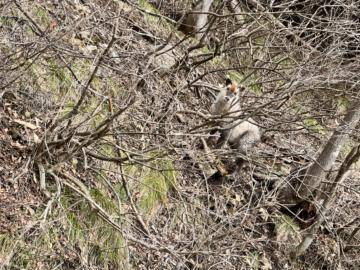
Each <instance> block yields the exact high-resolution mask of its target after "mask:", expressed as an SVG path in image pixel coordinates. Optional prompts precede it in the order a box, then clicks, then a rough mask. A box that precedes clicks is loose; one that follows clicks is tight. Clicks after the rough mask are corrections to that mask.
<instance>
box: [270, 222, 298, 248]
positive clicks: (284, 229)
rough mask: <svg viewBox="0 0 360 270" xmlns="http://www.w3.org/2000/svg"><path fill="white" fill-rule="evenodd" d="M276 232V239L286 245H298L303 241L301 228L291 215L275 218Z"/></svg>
mask: <svg viewBox="0 0 360 270" xmlns="http://www.w3.org/2000/svg"><path fill="white" fill-rule="evenodd" d="M275 232H276V240H277V241H278V242H279V243H283V244H284V245H286V244H290V245H297V244H298V243H299V242H300V241H301V235H300V228H299V226H298V225H297V224H296V223H295V221H294V220H293V219H291V218H290V217H289V216H286V215H280V216H277V217H276V218H275Z"/></svg>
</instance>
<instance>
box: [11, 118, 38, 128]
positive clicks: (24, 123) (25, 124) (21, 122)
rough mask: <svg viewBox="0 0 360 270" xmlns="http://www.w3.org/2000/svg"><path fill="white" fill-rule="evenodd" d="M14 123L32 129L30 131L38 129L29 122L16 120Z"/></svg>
mask: <svg viewBox="0 0 360 270" xmlns="http://www.w3.org/2000/svg"><path fill="white" fill-rule="evenodd" d="M14 122H15V123H17V124H20V125H22V126H24V127H27V128H30V129H33V130H34V129H37V126H35V125H34V124H31V123H29V122H25V121H22V120H20V119H14Z"/></svg>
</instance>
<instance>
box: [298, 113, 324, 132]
mask: <svg viewBox="0 0 360 270" xmlns="http://www.w3.org/2000/svg"><path fill="white" fill-rule="evenodd" d="M303 124H304V126H305V127H306V128H308V129H309V130H311V131H313V132H315V133H319V134H326V130H325V128H324V127H323V126H322V125H320V124H319V123H318V121H317V120H316V119H315V118H312V117H309V118H306V119H304V120H303Z"/></svg>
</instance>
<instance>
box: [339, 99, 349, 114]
mask: <svg viewBox="0 0 360 270" xmlns="http://www.w3.org/2000/svg"><path fill="white" fill-rule="evenodd" d="M336 101H337V112H338V113H339V114H343V113H346V111H347V109H348V108H349V106H350V101H349V100H348V99H347V98H346V97H339V98H337V100H336Z"/></svg>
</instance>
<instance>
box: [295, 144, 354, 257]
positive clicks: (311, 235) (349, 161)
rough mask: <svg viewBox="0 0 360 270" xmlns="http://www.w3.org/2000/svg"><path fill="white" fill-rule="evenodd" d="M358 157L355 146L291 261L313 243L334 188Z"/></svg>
mask: <svg viewBox="0 0 360 270" xmlns="http://www.w3.org/2000/svg"><path fill="white" fill-rule="evenodd" d="M330 141H331V139H330ZM330 141H329V142H330ZM325 148H326V147H325ZM359 157H360V145H357V146H356V147H354V148H353V149H352V150H351V151H350V153H349V154H348V155H347V156H346V158H345V161H344V162H343V164H342V165H341V167H340V169H339V172H338V174H337V176H336V177H335V179H334V182H333V183H332V185H331V189H330V193H329V196H328V197H327V198H326V199H325V201H324V203H323V204H322V207H321V208H320V211H319V213H318V214H317V218H316V221H315V223H314V224H313V225H312V226H311V227H310V229H309V231H308V233H307V234H306V236H305V237H304V239H303V241H302V242H301V243H300V244H299V245H298V246H297V247H296V250H295V252H294V253H293V254H292V257H293V259H295V258H297V257H298V256H300V255H301V254H303V253H304V252H305V251H306V250H307V248H308V247H309V246H310V245H311V243H312V242H313V240H314V238H315V235H316V232H317V230H318V229H319V227H320V225H321V224H322V223H323V222H324V220H325V214H326V212H327V210H328V209H329V207H330V205H331V201H332V199H333V198H334V195H335V191H336V187H337V186H338V184H339V183H340V182H341V181H342V180H343V179H344V178H346V176H345V175H346V172H347V171H348V170H349V169H350V167H351V165H352V164H354V163H356V162H357V161H358V160H359Z"/></svg>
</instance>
